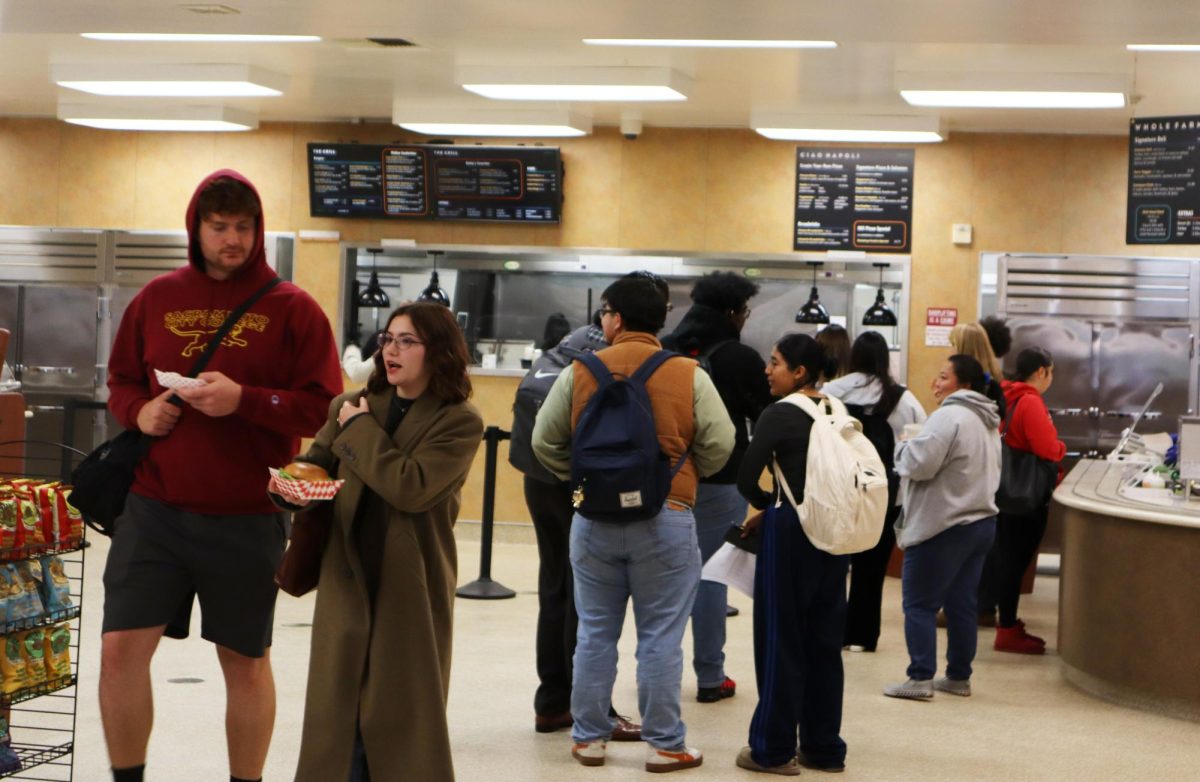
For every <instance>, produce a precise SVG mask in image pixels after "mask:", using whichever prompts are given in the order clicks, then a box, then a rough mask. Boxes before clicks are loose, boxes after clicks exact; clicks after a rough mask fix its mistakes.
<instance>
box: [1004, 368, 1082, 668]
mask: <svg viewBox="0 0 1200 782" xmlns="http://www.w3.org/2000/svg"><path fill="white" fill-rule="evenodd" d="M1015 376H1016V379H1015V380H1012V381H1005V382H1004V383H1003V384H1002V386H1003V388H1004V399H1005V401H1006V402H1007V404H1008V421H1007V422H1006V424H1005V428H1004V440H1005V442H1007V443H1008V446H1009V447H1010V448H1014V449H1016V450H1018V451H1029V452H1032V453H1033V454H1034V455H1035V456H1037V457H1038V458H1039V459H1045V460H1046V461H1049V462H1055V463H1059V462H1062V459H1063V456H1065V455H1066V453H1067V446H1066V445H1065V444H1063V441H1062V440H1059V439H1058V430H1057V429H1055V427H1054V421H1052V420H1051V419H1050V411H1049V410H1047V409H1046V403H1045V402H1044V401H1042V394H1044V393H1046V390H1047V389H1048V388H1050V384H1051V383H1052V382H1054V360H1053V359H1052V358H1051V356H1050V353H1049V351H1047V350H1044V349H1043V348H1038V347H1033V348H1026V349H1025V350H1022V351H1021V352H1020V353H1019V354H1018V355H1017V368H1016V375H1015ZM1061 479H1062V468H1061V467H1060V468H1059V480H1061ZM1049 510H1050V508H1049V506H1046V507H1044V508H1041V509H1040V510H1038V511H1037V512H1036V513H1034V514H1032V515H1031V516H1011V515H1009V514H1006V513H1001V514H1000V515H999V518H998V521H997V524H996V547H995V549H994V553H995V557H996V563H995V564H996V570H995V579H996V580H995V588H996V600H997V603H998V604H999V608H1000V617H999V619H998V620H997V622H996V642H995V649H996V651H998V652H1015V653H1018V654H1044V653H1045V651H1046V642H1045V641H1044V640H1042V639H1041V638H1039V637H1037V636H1036V635H1030V634H1029V633H1027V632H1025V623H1024V622H1022V621H1021V620H1020V619H1018V618H1017V604H1018V603H1019V602H1020V599H1021V578H1022V577H1023V576H1024V574H1025V570H1026V569H1027V568H1028V567H1029V562H1030V561H1031V560H1032V559H1033V557H1034V556H1035V555H1036V554H1037V550H1038V546H1039V545H1040V544H1041V542H1042V535H1044V534H1045V532H1046V515H1047V513H1049Z"/></svg>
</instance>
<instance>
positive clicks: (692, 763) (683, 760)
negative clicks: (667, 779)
mask: <svg viewBox="0 0 1200 782" xmlns="http://www.w3.org/2000/svg"><path fill="white" fill-rule="evenodd" d="M703 762H704V753H703V752H701V751H700V750H698V749H696V748H695V747H684V748H683V749H681V750H679V751H678V752H674V751H672V750H669V749H655V748H654V747H652V746H650V745H649V744H647V745H646V770H647V771H650V772H653V773H656V774H658V773H663V772H667V771H680V770H682V769H685V768H695V767H696V766H698V765H700V764H701V763H703Z"/></svg>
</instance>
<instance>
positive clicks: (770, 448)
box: [737, 402, 813, 510]
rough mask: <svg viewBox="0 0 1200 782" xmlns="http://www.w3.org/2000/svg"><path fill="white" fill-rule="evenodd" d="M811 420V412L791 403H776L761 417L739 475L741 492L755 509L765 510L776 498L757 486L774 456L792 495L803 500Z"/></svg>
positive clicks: (798, 500)
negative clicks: (809, 413)
mask: <svg viewBox="0 0 1200 782" xmlns="http://www.w3.org/2000/svg"><path fill="white" fill-rule="evenodd" d="M812 423H813V420H812V418H811V417H810V416H809V415H808V413H806V412H804V411H803V410H801V409H800V408H798V407H796V406H795V405H793V404H791V403H790V402H777V403H775V404H773V405H771V406H770V407H768V408H767V409H766V410H764V411H763V412H762V415H760V416H759V417H758V422H757V424H755V427H754V437H753V438H752V439H751V440H750V445H749V447H748V448H747V449H746V452H745V454H743V456H742V464H741V467H739V468H738V476H737V487H738V492H740V493H741V495H742V496H743V497H745V498H746V499H747V500H748V501H749V502H750V504H751V505H753V506H754V507H755V508H757V509H759V510H762V509H763V508H765V507H767V505H768V504H770V503H771V501H772V499H773V498H774V494H768V493H767V492H765V491H763V490H762V489H761V488H759V485H758V480H759V477H760V476H761V475H762V472H763V470H764V469H766V468H769V467H770V466H771V460H772V459H775V460H777V461H778V462H779V468H780V469H781V470H782V471H783V476H784V477H785V478H786V479H787V482H788V488H790V489H791V490H792V497H793V498H794V499H795V500H796V502H797V503H799V502H802V501H803V500H804V481H805V476H806V474H807V465H808V438H809V435H810V434H811V432H812ZM778 490H779V489H778V487H776V491H778Z"/></svg>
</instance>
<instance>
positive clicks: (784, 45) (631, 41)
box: [583, 38, 837, 49]
mask: <svg viewBox="0 0 1200 782" xmlns="http://www.w3.org/2000/svg"><path fill="white" fill-rule="evenodd" d="M583 42H584V43H585V44H588V45H589V46H674V47H681V48H687V49H836V48H837V42H836V41H755V40H735V39H720V38H584V39H583Z"/></svg>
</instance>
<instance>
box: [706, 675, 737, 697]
mask: <svg viewBox="0 0 1200 782" xmlns="http://www.w3.org/2000/svg"><path fill="white" fill-rule="evenodd" d="M736 692H737V682H735V681H734V680H733V679H730V678H729V677H728V676H726V677H725V681H723V682H721V684H720V685H718V686H716V687H701V688H699V689H698V690H696V700H698V701H700V702H701V703H716V702H717V701H720V700H724V699H725V698H732V697H733V696H734V693H736Z"/></svg>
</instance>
